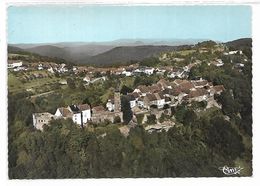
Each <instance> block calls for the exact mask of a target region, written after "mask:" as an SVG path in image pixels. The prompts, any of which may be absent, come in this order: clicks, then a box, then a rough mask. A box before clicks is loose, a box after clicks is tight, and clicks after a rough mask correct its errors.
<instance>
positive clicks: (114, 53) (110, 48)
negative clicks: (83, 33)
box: [8, 38, 252, 65]
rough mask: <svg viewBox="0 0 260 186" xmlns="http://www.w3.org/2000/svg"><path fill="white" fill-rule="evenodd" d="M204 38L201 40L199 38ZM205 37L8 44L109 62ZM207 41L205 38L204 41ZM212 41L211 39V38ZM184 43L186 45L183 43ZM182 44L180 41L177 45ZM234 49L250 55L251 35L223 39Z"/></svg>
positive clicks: (13, 47)
mask: <svg viewBox="0 0 260 186" xmlns="http://www.w3.org/2000/svg"><path fill="white" fill-rule="evenodd" d="M203 41H204V42H203ZM198 42H201V43H202V44H203V43H205V40H192V39H186V40H184V39H179V40H177V39H169V40H160V39H136V40H133V39H121V40H115V41H111V42H71V43H70V42H63V43H49V44H11V45H9V46H8V52H9V53H16V52H30V53H35V54H38V55H41V56H47V57H56V58H61V59H64V60H66V61H68V62H73V63H78V64H96V65H110V64H115V63H121V64H123V63H126V62H129V61H140V60H143V59H145V58H148V57H153V56H157V55H158V54H159V53H161V52H169V51H173V50H179V49H181V48H184V47H190V46H191V45H193V44H195V43H198ZM207 42H208V41H207ZM212 42H213V41H212ZM185 43H186V45H185ZM181 44H182V45H181ZM224 44H226V45H227V46H229V47H231V48H233V49H234V50H243V51H245V50H246V51H245V52H246V53H247V55H248V56H249V57H250V55H251V54H250V51H249V50H248V48H249V47H251V46H252V39H251V38H243V39H238V40H234V41H230V42H227V43H224Z"/></svg>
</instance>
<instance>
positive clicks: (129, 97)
mask: <svg viewBox="0 0 260 186" xmlns="http://www.w3.org/2000/svg"><path fill="white" fill-rule="evenodd" d="M127 100H128V101H129V104H130V108H133V107H135V106H136V105H137V99H136V98H135V97H134V96H133V95H132V94H128V95H127Z"/></svg>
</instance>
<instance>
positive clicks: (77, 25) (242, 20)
mask: <svg viewBox="0 0 260 186" xmlns="http://www.w3.org/2000/svg"><path fill="white" fill-rule="evenodd" d="M251 14H252V13H251V7H250V6H108V5H107V6H105V5H92V6H91V5H85V6H83V5H37V6H35V5H34V6H33V5H30V6H10V7H9V8H8V43H13V44H17V43H56V42H102V41H113V40H117V39H211V40H215V41H222V42H225V41H231V40H234V39H239V38H244V37H251V36H252V33H251V32H252V30H251Z"/></svg>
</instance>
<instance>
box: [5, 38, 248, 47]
mask: <svg viewBox="0 0 260 186" xmlns="http://www.w3.org/2000/svg"><path fill="white" fill-rule="evenodd" d="M247 38H252V37H240V38H236V39H232V40H227V41H224V40H214V39H203V38H180V39H177V38H165V39H158V38H136V39H131V38H129V39H128V38H123V39H115V40H106V41H57V42H55V41H53V42H35V43H9V42H7V44H8V45H30V44H60V43H109V42H116V41H120V40H136V41H138V40H158V41H157V42H160V41H164V42H167V39H169V40H180V41H181V40H203V41H210V40H211V41H215V42H218V43H224V42H229V41H234V40H238V39H247ZM169 42H170V41H169Z"/></svg>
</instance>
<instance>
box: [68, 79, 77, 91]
mask: <svg viewBox="0 0 260 186" xmlns="http://www.w3.org/2000/svg"><path fill="white" fill-rule="evenodd" d="M67 84H68V87H69V88H70V89H75V88H76V85H75V82H74V81H73V80H72V79H71V78H68V79H67Z"/></svg>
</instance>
